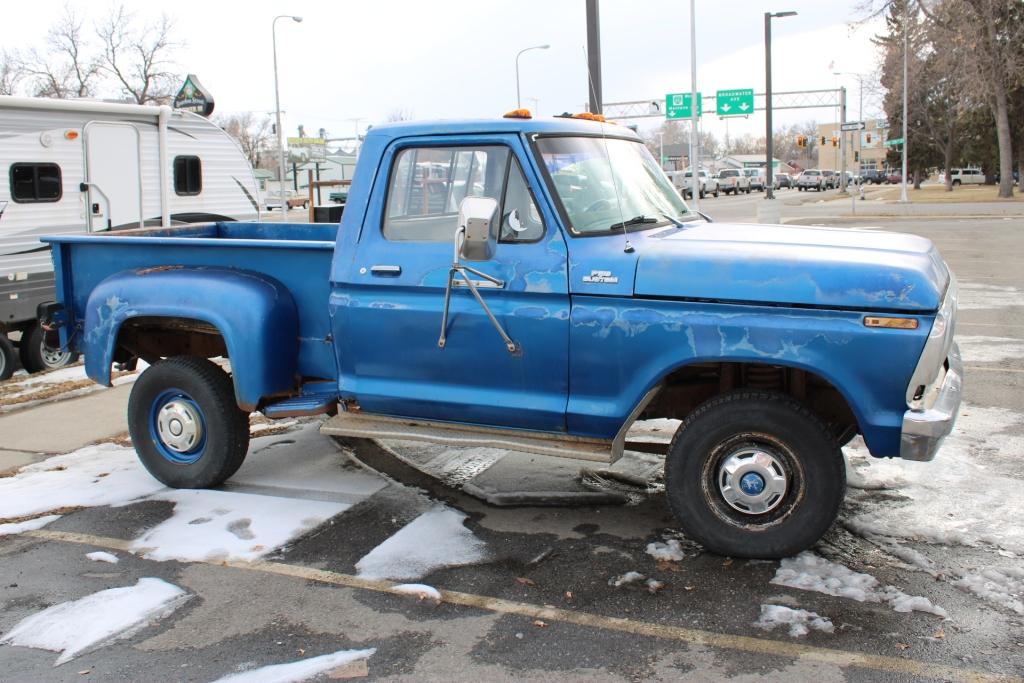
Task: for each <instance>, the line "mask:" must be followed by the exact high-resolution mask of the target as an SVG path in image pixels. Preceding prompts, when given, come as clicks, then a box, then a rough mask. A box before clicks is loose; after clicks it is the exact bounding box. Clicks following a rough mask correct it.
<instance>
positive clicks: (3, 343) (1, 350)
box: [0, 334, 18, 380]
mask: <svg viewBox="0 0 1024 683" xmlns="http://www.w3.org/2000/svg"><path fill="white" fill-rule="evenodd" d="M17 358H18V354H16V353H15V352H14V344H12V343H11V340H10V339H8V338H7V335H6V334H0V380H5V379H10V377H11V375H13V374H14V366H15V365H16V364H17Z"/></svg>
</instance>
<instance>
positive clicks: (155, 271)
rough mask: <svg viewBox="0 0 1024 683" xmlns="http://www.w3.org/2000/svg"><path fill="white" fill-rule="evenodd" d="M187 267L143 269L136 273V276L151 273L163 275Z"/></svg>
mask: <svg viewBox="0 0 1024 683" xmlns="http://www.w3.org/2000/svg"><path fill="white" fill-rule="evenodd" d="M184 267H185V266H153V267H152V268H141V269H139V270H136V271H135V274H136V275H149V274H150V273H162V272H164V271H167V270H181V269H182V268H184Z"/></svg>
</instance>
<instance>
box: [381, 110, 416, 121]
mask: <svg viewBox="0 0 1024 683" xmlns="http://www.w3.org/2000/svg"><path fill="white" fill-rule="evenodd" d="M385 120H386V121H387V122H388V123H395V122H397V121H411V120H412V109H406V108H405V107H399V108H397V109H392V110H391V112H390V113H389V114H388V117H387V118H386V119H385Z"/></svg>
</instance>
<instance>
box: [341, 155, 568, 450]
mask: <svg viewBox="0 0 1024 683" xmlns="http://www.w3.org/2000/svg"><path fill="white" fill-rule="evenodd" d="M451 140H452V138H451V137H447V138H445V137H438V138H422V139H413V140H404V141H398V142H396V143H393V144H392V146H391V147H390V148H389V149H388V150H386V152H385V154H384V158H383V164H382V166H381V170H380V173H379V174H378V178H379V179H378V181H377V182H376V184H375V186H374V189H373V191H372V194H371V198H370V202H369V207H370V208H369V209H368V210H367V214H366V217H365V220H364V223H363V226H362V232H361V234H360V237H359V243H358V245H357V246H356V251H355V257H354V260H353V261H352V263H351V265H350V266H349V268H350V270H349V271H348V273H347V274H345V275H344V276H342V277H341V278H340V279H341V280H342V281H336V282H334V283H332V288H333V289H332V311H333V315H334V322H333V326H334V330H335V335H334V336H335V340H336V341H335V344H336V348H337V350H338V362H339V367H340V370H341V379H340V390H341V394H342V396H343V397H354V398H355V399H356V400H358V402H359V405H360V407H361V408H362V409H363V410H365V411H368V412H373V413H381V414H387V415H400V416H406V417H416V418H420V419H429V420H445V421H454V422H469V423H479V424H488V425H497V426H511V427H523V428H528V429H536V430H542V431H561V430H564V429H565V408H566V402H567V400H568V372H569V363H568V355H569V293H568V274H567V265H568V264H567V261H568V260H567V255H566V254H567V252H566V245H565V241H564V238H563V237H562V235H561V233H560V232H559V230H558V229H557V226H556V224H555V221H554V217H553V215H551V213H550V210H549V209H548V208H547V205H546V204H545V203H541V202H538V201H537V199H536V197H537V196H538V195H537V193H536V192H534V188H538V187H539V183H538V182H537V181H536V179H535V178H534V176H533V172H532V170H531V167H530V165H529V164H528V163H527V157H526V154H525V149H524V147H523V146H522V144H521V142H520V140H519V139H518V138H517V137H516V136H514V135H492V136H474V137H473V138H472V139H467V138H460V139H459V144H453V143H452V142H451ZM524 169H525V170H524ZM467 196H487V197H493V198H494V199H496V200H497V201H498V202H499V214H498V216H497V217H496V219H495V220H500V221H501V226H500V233H499V234H500V241H499V244H498V246H497V250H496V252H495V256H494V258H493V259H492V260H490V261H484V262H474V263H472V264H471V265H472V266H473V267H474V268H476V269H478V270H480V271H481V272H484V273H486V274H487V275H490V276H493V277H495V278H497V279H498V280H500V281H501V284H500V285H498V286H489V283H486V281H483V280H480V281H476V282H477V284H478V286H479V291H480V294H481V295H482V297H483V299H484V301H485V302H486V303H487V305H488V306H489V307H490V309H491V311H492V313H493V314H494V316H495V318H496V319H497V321H498V322H499V324H500V325H501V326H502V327H503V328H504V330H505V331H506V332H507V334H508V335H509V336H510V337H511V338H512V340H513V341H515V342H516V344H517V345H518V347H519V351H518V352H516V353H510V352H509V350H508V348H507V347H506V344H505V343H504V342H503V341H502V338H501V336H500V335H499V333H498V331H497V330H496V329H495V327H494V326H493V324H492V322H491V321H490V319H489V318H488V317H487V314H486V312H485V311H484V310H483V308H482V307H481V306H480V304H479V303H478V302H477V301H476V300H475V299H474V298H473V297H472V295H471V292H470V291H468V289H466V288H455V289H454V291H453V293H452V304H451V313H450V316H449V321H448V326H447V340H446V343H445V346H444V348H441V347H440V346H439V345H438V339H439V336H440V332H441V314H442V306H443V303H444V297H445V287H446V284H447V278H448V270H449V267H450V266H451V264H452V258H453V250H454V247H453V238H454V235H455V230H456V227H457V217H458V210H459V203H460V202H461V200H462V199H463V198H465V197H467ZM336 262H337V261H336Z"/></svg>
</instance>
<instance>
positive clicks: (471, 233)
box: [458, 197, 498, 261]
mask: <svg viewBox="0 0 1024 683" xmlns="http://www.w3.org/2000/svg"><path fill="white" fill-rule="evenodd" d="M497 212H498V202H497V200H495V199H492V198H490V197H466V198H465V199H463V200H462V202H461V203H460V204H459V228H460V231H462V230H464V231H465V232H464V234H463V239H462V244H461V245H458V250H459V256H460V257H461V258H463V259H465V260H466V261H490V260H491V259H492V258H494V252H495V249H496V248H497V246H498V235H497V231H496V230H494V229H493V227H494V215H495V214H496V213H497Z"/></svg>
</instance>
